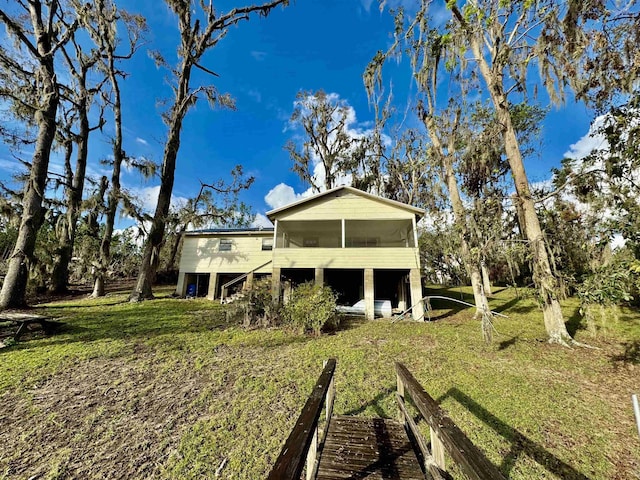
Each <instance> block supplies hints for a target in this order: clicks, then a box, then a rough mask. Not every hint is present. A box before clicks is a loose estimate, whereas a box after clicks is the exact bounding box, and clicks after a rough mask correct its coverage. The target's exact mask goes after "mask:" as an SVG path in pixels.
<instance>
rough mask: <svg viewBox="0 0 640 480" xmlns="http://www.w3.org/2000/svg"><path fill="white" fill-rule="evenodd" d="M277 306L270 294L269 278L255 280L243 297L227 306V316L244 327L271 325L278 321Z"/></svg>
mask: <svg viewBox="0 0 640 480" xmlns="http://www.w3.org/2000/svg"><path fill="white" fill-rule="evenodd" d="M278 314H279V308H278V304H277V303H276V302H274V301H273V298H272V296H271V279H270V278H264V279H260V280H255V281H254V282H253V285H252V286H251V288H249V289H248V290H246V291H245V292H244V297H242V298H240V299H238V300H236V301H235V302H233V303H231V304H229V305H228V306H227V318H229V319H232V320H236V321H238V322H241V323H242V325H243V326H244V327H247V328H248V327H271V326H274V325H277V323H278Z"/></svg>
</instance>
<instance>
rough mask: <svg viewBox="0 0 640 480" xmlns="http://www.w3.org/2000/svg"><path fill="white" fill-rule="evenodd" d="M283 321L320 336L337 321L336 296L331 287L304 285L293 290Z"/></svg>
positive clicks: (283, 313) (284, 310) (283, 308)
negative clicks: (325, 327)
mask: <svg viewBox="0 0 640 480" xmlns="http://www.w3.org/2000/svg"><path fill="white" fill-rule="evenodd" d="M282 316H283V319H284V320H285V321H286V322H288V323H290V324H291V325H294V326H295V327H297V328H299V329H300V330H302V331H303V332H309V331H311V332H313V333H314V335H316V336H317V335H320V330H322V327H324V326H325V325H331V324H332V323H333V322H335V319H336V296H335V294H334V293H333V291H332V290H331V289H330V288H329V287H323V286H321V285H315V284H313V283H311V282H309V283H303V284H302V285H299V286H297V287H296V288H294V289H293V292H292V293H291V297H290V299H289V302H288V303H287V304H286V305H284V306H283V307H282Z"/></svg>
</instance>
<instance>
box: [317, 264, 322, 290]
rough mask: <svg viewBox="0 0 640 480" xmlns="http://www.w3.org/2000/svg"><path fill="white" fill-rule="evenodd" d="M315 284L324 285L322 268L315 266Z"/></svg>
mask: <svg viewBox="0 0 640 480" xmlns="http://www.w3.org/2000/svg"><path fill="white" fill-rule="evenodd" d="M316 285H320V286H321V287H323V286H324V268H316Z"/></svg>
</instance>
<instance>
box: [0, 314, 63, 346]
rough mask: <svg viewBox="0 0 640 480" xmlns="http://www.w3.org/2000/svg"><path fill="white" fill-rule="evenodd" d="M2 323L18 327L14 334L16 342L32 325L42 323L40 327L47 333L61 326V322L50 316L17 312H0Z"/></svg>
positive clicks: (0, 321)
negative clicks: (53, 319)
mask: <svg viewBox="0 0 640 480" xmlns="http://www.w3.org/2000/svg"><path fill="white" fill-rule="evenodd" d="M0 323H8V324H10V325H12V326H15V327H18V329H17V330H16V332H15V333H14V334H13V339H14V340H15V341H16V342H17V341H18V340H19V339H20V337H21V336H22V335H23V334H24V333H25V332H26V331H27V330H28V329H29V326H30V325H40V328H41V329H42V331H44V333H45V334H46V335H50V334H51V333H53V332H54V331H55V329H56V328H58V327H59V326H60V322H55V321H52V320H51V318H50V317H45V316H42V315H34V314H31V313H17V312H4V313H0ZM6 336H11V335H6Z"/></svg>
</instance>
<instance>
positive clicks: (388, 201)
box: [267, 185, 425, 221]
mask: <svg viewBox="0 0 640 480" xmlns="http://www.w3.org/2000/svg"><path fill="white" fill-rule="evenodd" d="M340 190H345V191H347V192H350V193H353V194H355V195H359V196H361V197H364V198H369V199H371V200H376V201H378V202H383V203H386V204H388V205H391V206H393V207H396V208H402V209H404V210H407V211H409V212H412V213H414V214H415V215H416V216H417V217H422V216H424V213H425V211H424V210H423V209H422V208H418V207H414V206H413V205H408V204H406V203H402V202H398V201H396V200H391V199H389V198H384V197H380V196H378V195H374V194H372V193H368V192H364V191H362V190H359V189H357V188H355V187H349V186H347V185H342V186H340V187H334V188H332V189H331V190H326V191H324V192H320V193H317V194H315V195H312V196H311V197H307V198H303V199H302V200H298V201H297V202H293V203H290V204H288V205H285V206H284V207H280V208H275V209H273V210H270V211H268V212H267V218H269V220H271V221H273V218H272V216H273V215H276V214H278V213H282V212H284V211H286V210H289V209H291V208H296V207H299V206H300V205H303V204H305V203H312V202H315V201H316V200H319V199H320V198H323V197H325V196H327V195H330V194H332V193H335V192H338V191H340Z"/></svg>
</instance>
